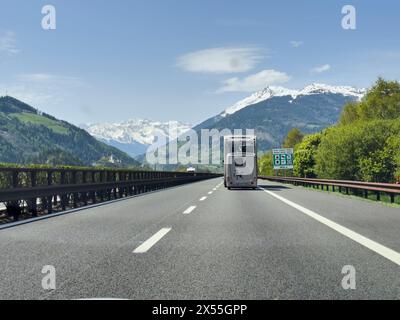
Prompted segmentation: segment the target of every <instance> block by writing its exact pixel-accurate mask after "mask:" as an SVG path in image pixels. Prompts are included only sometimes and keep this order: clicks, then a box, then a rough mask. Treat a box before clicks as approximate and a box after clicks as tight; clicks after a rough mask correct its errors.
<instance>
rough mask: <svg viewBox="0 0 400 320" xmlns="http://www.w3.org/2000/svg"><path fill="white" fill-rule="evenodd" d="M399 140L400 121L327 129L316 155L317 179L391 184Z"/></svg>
mask: <svg viewBox="0 0 400 320" xmlns="http://www.w3.org/2000/svg"><path fill="white" fill-rule="evenodd" d="M399 136H400V120H371V121H357V122H355V123H353V124H352V125H347V126H336V127H331V128H328V129H327V130H326V131H325V132H324V135H323V136H322V139H321V143H320V144H319V147H318V150H317V152H316V155H315V160H316V165H315V172H316V173H317V175H318V177H320V178H328V179H349V180H363V181H376V182H393V181H394V180H395V174H396V170H398V163H397V164H396V157H398V154H399V148H398V143H400V142H398V141H397V137H399Z"/></svg>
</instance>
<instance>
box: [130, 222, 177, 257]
mask: <svg viewBox="0 0 400 320" xmlns="http://www.w3.org/2000/svg"><path fill="white" fill-rule="evenodd" d="M170 231H171V228H162V229H161V230H160V231H158V232H157V233H156V234H154V235H153V236H151V237H150V238H149V239H147V240H146V241H145V242H143V243H142V244H141V245H140V246H139V247H137V248H136V249H135V250H133V253H145V252H147V251H149V250H150V249H151V247H152V246H154V245H155V244H156V243H157V242H158V241H160V240H161V238H162V237H164V236H165V235H166V234H167V233H168V232H170Z"/></svg>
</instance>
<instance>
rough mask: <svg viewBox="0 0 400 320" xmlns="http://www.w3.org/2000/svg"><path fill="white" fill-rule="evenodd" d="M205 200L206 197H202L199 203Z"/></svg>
mask: <svg viewBox="0 0 400 320" xmlns="http://www.w3.org/2000/svg"><path fill="white" fill-rule="evenodd" d="M206 199H207V197H202V198H200V200H199V201H204V200H206Z"/></svg>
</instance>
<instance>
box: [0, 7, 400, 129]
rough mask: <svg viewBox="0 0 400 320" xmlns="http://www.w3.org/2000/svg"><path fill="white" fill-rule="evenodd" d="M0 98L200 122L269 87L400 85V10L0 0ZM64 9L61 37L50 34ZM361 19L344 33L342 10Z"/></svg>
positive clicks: (67, 114) (55, 111)
mask: <svg viewBox="0 0 400 320" xmlns="http://www.w3.org/2000/svg"><path fill="white" fill-rule="evenodd" d="M0 4H1V11H0V94H1V95H3V94H4V93H5V91H6V90H8V93H9V94H10V95H12V96H15V97H17V98H20V99H22V100H24V101H26V102H28V103H30V104H33V105H34V106H35V107H38V108H40V109H41V110H43V111H46V112H48V113H50V114H52V115H54V116H56V117H58V118H61V119H64V120H67V121H70V122H72V123H75V124H79V123H86V122H106V121H107V122H110V121H113V122H114V121H115V122H119V121H123V120H126V119H129V118H149V119H153V120H160V121H168V120H180V121H184V122H188V123H192V124H196V123H198V122H200V121H202V120H204V119H206V118H207V117H209V116H213V115H215V114H217V113H219V112H220V111H222V110H223V109H225V107H228V106H230V105H231V104H233V103H234V102H236V101H237V100H239V99H241V98H244V97H246V96H248V95H249V94H250V93H251V92H252V91H254V90H259V89H262V87H264V86H265V85H268V84H269V85H281V86H284V87H288V88H293V89H299V88H302V87H304V86H305V85H307V84H310V83H312V82H322V83H327V84H332V85H353V86H357V87H368V86H370V85H371V83H373V82H374V81H375V79H376V78H377V77H378V76H383V77H386V78H388V79H395V80H398V79H399V78H400V77H399V74H400V37H399V36H398V30H399V29H400V22H399V19H398V14H399V12H400V3H399V2H398V1H394V0H393V1H392V0H390V1H389V0H384V1H367V0H363V1H354V0H351V1H333V0H332V1H321V0H308V1H306V0H303V1H298V0H293V1H282V0H280V1H267V0H260V1H252V0H247V1H241V0H238V1H228V0H219V1H216V0H201V1H200V0H197V1H194V0H186V1H184V0H158V1H155V0H143V1H142V0H141V1H139V0H113V1H105V0H96V1H89V0H87V1H82V0H68V1H67V0H62V1H61V0H53V1H35V0H30V1H26V0H0ZM47 4H51V5H54V6H55V8H56V13H57V16H56V19H57V21H56V22H57V28H56V30H43V29H42V27H41V20H42V17H43V15H42V13H41V10H42V7H43V6H44V5H47ZM346 4H351V5H353V6H354V7H355V8H356V10H357V27H356V30H344V29H343V28H342V25H341V20H342V17H343V15H342V13H341V9H342V7H343V6H344V5H346Z"/></svg>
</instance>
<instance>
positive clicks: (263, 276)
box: [0, 179, 400, 299]
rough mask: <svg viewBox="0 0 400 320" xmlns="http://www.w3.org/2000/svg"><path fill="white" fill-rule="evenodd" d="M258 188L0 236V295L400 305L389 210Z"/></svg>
mask: <svg viewBox="0 0 400 320" xmlns="http://www.w3.org/2000/svg"><path fill="white" fill-rule="evenodd" d="M259 184H260V186H261V188H260V189H258V190H255V191H252V190H231V191H228V190H226V189H225V188H224V187H223V184H222V179H213V180H208V181H203V182H198V183H193V184H189V185H185V186H181V187H177V188H173V189H168V190H164V191H160V192H155V193H151V194H146V195H141V196H138V197H134V198H130V199H126V200H123V201H118V202H114V203H109V204H104V205H100V206H97V207H94V208H89V209H84V210H80V211H77V212H74V213H69V214H66V215H62V216H57V217H52V218H49V219H45V220H41V221H35V222H32V223H28V224H24V225H20V226H15V227H12V228H9V229H4V230H0V272H1V277H0V298H1V299H88V298H122V299H399V298H400V254H399V252H400V209H399V208H394V207H389V206H385V205H382V204H379V203H373V202H367V201H364V200H362V199H353V198H347V197H342V196H337V195H332V194H328V193H323V192H318V191H313V190H306V189H303V188H300V187H291V186H283V185H280V184H276V183H271V182H266V181H259ZM47 265H51V266H54V267H55V272H56V278H55V279H56V289H55V290H45V289H43V287H42V279H43V278H44V277H45V276H46V274H42V269H43V267H44V266H47ZM345 266H351V267H347V268H350V269H346V268H345V269H344V270H343V268H344V267H345ZM352 268H354V269H352ZM346 270H347V271H348V270H352V271H351V272H350V271H349V272H347V271H346ZM342 271H344V272H345V273H342ZM353 271H355V277H354V278H350V280H349V278H346V281H345V283H352V284H355V285H356V287H355V289H351V288H350V289H347V290H345V289H344V288H343V286H342V282H343V278H344V277H346V276H352V275H354V274H353ZM353 280H354V281H353Z"/></svg>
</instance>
